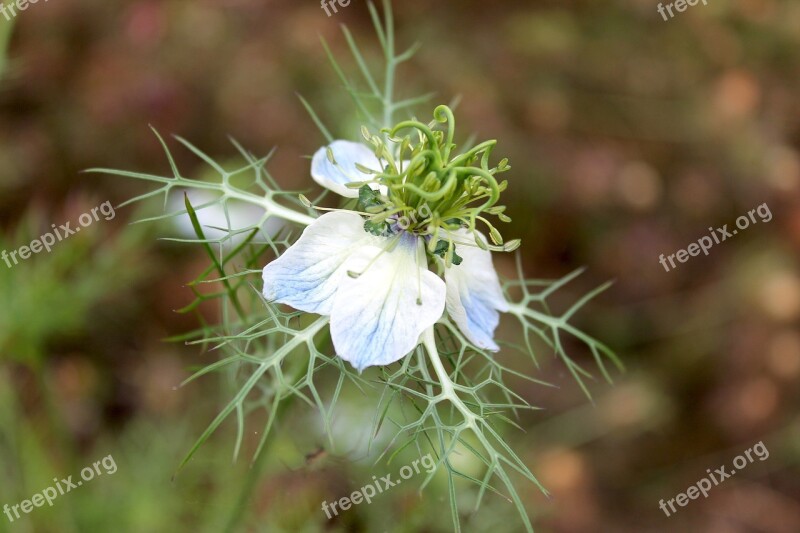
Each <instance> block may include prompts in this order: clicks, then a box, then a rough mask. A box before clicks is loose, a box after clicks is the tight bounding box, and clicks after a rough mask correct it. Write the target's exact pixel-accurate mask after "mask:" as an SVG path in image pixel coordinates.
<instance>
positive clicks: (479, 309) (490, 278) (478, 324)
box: [444, 230, 508, 352]
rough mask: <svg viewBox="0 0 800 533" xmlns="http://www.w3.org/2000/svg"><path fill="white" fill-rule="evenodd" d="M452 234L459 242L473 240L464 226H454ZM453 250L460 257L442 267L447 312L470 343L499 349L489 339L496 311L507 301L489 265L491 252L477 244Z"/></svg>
mask: <svg viewBox="0 0 800 533" xmlns="http://www.w3.org/2000/svg"><path fill="white" fill-rule="evenodd" d="M453 236H454V237H456V238H457V240H459V241H462V242H470V243H473V242H475V238H474V237H473V236H472V234H471V233H469V232H468V231H466V230H458V231H456V232H454V233H453ZM485 240H486V239H485V238H484V242H485ZM456 252H457V253H458V255H459V256H461V257H462V258H463V259H464V260H463V261H462V262H461V264H460V265H453V266H451V267H450V268H448V269H446V270H445V274H444V279H445V281H446V282H447V313H448V314H449V315H450V317H451V318H452V319H453V320H454V321H455V323H456V324H457V325H458V327H459V329H460V330H461V331H462V332H463V333H464V335H465V336H466V337H467V339H469V341H470V342H471V343H473V344H474V345H475V346H477V347H478V348H483V349H486V350H492V351H495V352H496V351H497V350H499V349H500V348H499V347H498V346H497V344H495V342H494V340H493V338H494V330H495V329H496V328H497V324H499V323H500V313H498V311H502V312H506V311H508V302H506V300H505V298H504V297H503V291H502V289H501V288H500V280H499V279H498V277H497V272H495V270H494V265H492V253H491V252H490V251H488V250H481V249H480V248H478V247H477V246H456Z"/></svg>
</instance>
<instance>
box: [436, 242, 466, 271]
mask: <svg viewBox="0 0 800 533" xmlns="http://www.w3.org/2000/svg"><path fill="white" fill-rule="evenodd" d="M449 248H450V242H449V241H439V242H437V243H436V249H435V250H434V251H433V254H434V255H438V256H439V257H441V258H443V259H444V258H445V255H446V254H447V250H448V249H449ZM463 260H464V259H463V258H462V257H461V256H460V255H458V254H457V253H456V245H455V244H454V245H453V259H452V261H453V264H454V265H456V266H458V265H460V264H461V262H462V261H463Z"/></svg>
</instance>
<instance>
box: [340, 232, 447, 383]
mask: <svg viewBox="0 0 800 533" xmlns="http://www.w3.org/2000/svg"><path fill="white" fill-rule="evenodd" d="M400 239H401V241H400V242H399V243H398V245H397V246H396V247H395V249H394V250H393V251H391V252H383V250H382V248H378V247H375V246H367V247H364V248H362V249H361V250H359V251H358V252H356V253H355V254H353V256H352V257H351V258H350V260H348V262H347V269H348V270H350V271H354V272H360V273H361V275H359V276H358V277H357V278H351V277H350V276H346V277H345V278H342V281H341V285H340V287H339V290H338V291H337V293H336V297H335V299H334V306H333V312H332V314H331V337H332V338H333V345H334V347H335V348H336V353H337V354H338V355H339V356H340V357H341V358H342V359H344V360H345V361H349V362H350V363H351V364H352V365H353V366H354V367H356V368H357V369H358V370H359V371H361V370H363V369H364V368H366V367H368V366H378V365H388V364H390V363H393V362H395V361H397V360H398V359H401V358H402V357H403V356H404V355H406V354H407V353H409V352H410V351H411V350H413V349H414V347H415V346H416V345H417V344H418V343H419V336H420V335H421V334H422V332H423V331H425V329H427V328H429V327H431V326H432V325H433V324H434V323H436V321H437V320H439V318H440V317H441V316H442V313H443V312H444V306H445V292H446V289H445V285H444V282H443V281H442V280H441V279H440V278H439V277H438V276H437V275H436V274H434V273H433V272H431V271H429V270H428V268H427V265H423V267H422V268H420V267H419V263H418V262H417V241H418V238H417V237H413V236H411V235H407V234H406V235H403V236H401V237H400ZM379 254H380V255H379Z"/></svg>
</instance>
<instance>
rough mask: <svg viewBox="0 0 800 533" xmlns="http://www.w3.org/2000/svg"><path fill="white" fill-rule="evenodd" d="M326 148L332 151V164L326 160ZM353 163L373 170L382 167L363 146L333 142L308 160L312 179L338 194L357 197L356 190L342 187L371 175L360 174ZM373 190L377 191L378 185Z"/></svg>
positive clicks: (366, 178)
mask: <svg viewBox="0 0 800 533" xmlns="http://www.w3.org/2000/svg"><path fill="white" fill-rule="evenodd" d="M328 149H330V150H331V152H333V159H334V161H336V163H335V164H334V163H332V162H331V160H330V159H329V158H328ZM356 163H358V164H359V165H361V166H362V167H366V168H369V169H373V170H376V171H377V170H380V168H381V165H380V161H378V158H377V157H376V156H375V154H374V153H373V152H372V150H370V149H369V148H367V146H366V145H363V144H361V143H356V142H351V141H333V142H332V143H331V144H329V145H328V146H323V147H322V148H320V149H319V150H317V153H315V154H314V157H313V159H312V160H311V177H312V178H313V179H314V181H316V182H317V183H319V184H320V185H322V186H323V187H325V188H326V189H330V190H332V191H333V192H335V193H337V194H340V195H342V196H345V197H347V198H358V189H349V188H347V187H346V186H345V184H347V183H351V182H358V181H368V180H370V179H372V176H371V175H370V174H365V173H364V172H362V171H360V170H359V169H358V168H357V167H356ZM373 188H374V189H377V185H376V186H375V187H373Z"/></svg>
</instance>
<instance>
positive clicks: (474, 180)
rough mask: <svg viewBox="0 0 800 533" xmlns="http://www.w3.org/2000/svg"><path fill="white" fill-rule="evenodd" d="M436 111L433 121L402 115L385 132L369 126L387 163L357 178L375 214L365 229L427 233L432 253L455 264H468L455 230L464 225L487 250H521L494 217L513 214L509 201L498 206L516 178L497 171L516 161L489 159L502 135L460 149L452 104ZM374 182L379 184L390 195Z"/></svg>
mask: <svg viewBox="0 0 800 533" xmlns="http://www.w3.org/2000/svg"><path fill="white" fill-rule="evenodd" d="M433 117H434V120H433V121H431V122H430V123H429V124H423V123H421V122H418V121H416V120H408V121H404V122H400V123H399V124H397V125H396V126H394V127H393V128H386V129H384V130H381V135H373V134H372V133H370V132H369V130H368V129H367V128H366V127H365V128H362V133H363V135H364V138H365V139H366V140H367V142H368V143H369V144H370V145H372V146H373V147H374V148H375V155H376V156H377V157H378V159H379V160H380V161H381V166H382V170H381V171H378V172H376V171H373V170H369V169H366V168H360V170H362V171H363V172H365V173H368V174H370V175H372V176H373V179H371V180H370V181H369V182H365V183H364V184H355V186H359V185H360V189H359V209H360V210H361V211H362V212H365V213H367V214H368V215H369V218H368V219H367V221H366V222H365V225H364V229H365V230H366V231H368V232H370V233H372V234H375V235H393V234H397V233H399V232H409V233H413V234H415V235H417V236H420V237H424V238H425V241H426V242H427V251H428V253H429V254H431V255H436V256H440V257H442V258H443V259H445V261H446V263H447V265H448V266H449V265H450V264H451V263H454V264H458V263H460V258H459V257H458V255H457V254H456V253H455V242H454V240H453V232H454V231H456V230H459V229H467V230H468V231H469V232H471V233H472V234H473V236H474V239H475V245H476V246H479V247H481V248H483V249H493V250H502V251H511V250H514V249H516V248H517V247H518V246H519V244H520V242H519V240H518V239H515V240H513V241H509V242H504V241H503V237H502V235H501V234H500V232H499V231H498V230H497V228H496V227H495V226H494V225H493V224H492V223H491V222H489V220H487V218H486V215H495V216H497V217H498V218H499V220H500V221H501V222H510V220H511V219H510V218H508V217H507V216H506V215H505V214H504V212H505V210H506V208H505V206H500V205H497V202H498V201H499V199H500V193H502V192H503V191H504V190H505V188H506V186H507V185H508V183H507V182H506V181H502V182H500V183H498V182H497V179H496V178H495V176H496V175H497V174H500V173H502V172H506V171H508V170H510V168H511V167H509V165H508V160H507V159H503V160H501V161H500V162H499V163H498V164H497V165H496V166H494V167H490V166H489V159H490V157H491V153H492V150H493V149H494V147H495V145H496V144H497V141H495V140H490V141H485V142H482V143H479V144H477V145H475V146H474V147H472V148H470V149H468V150H466V151H463V152H459V151H458V150H457V146H456V144H454V142H453V139H454V137H455V117H454V115H453V112H452V110H451V109H450V108H449V107H447V106H444V105H441V106H439V107H437V108H436V109H435V110H434V113H433ZM366 183H377V184H378V185H379V186H381V187H380V188H381V189H382V190H383V191H385V194H383V193H381V192H378V191H375V190H373V189H372V188H371V187H370V186H369V185H368V184H366ZM478 222H480V223H482V224H484V225H485V226H486V227H487V229H488V232H489V237H490V239H491V241H492V243H493V244H494V246H491V245H488V244H487V243H486V242H484V240H483V239H482V238H480V237H479V235H478V231H477V224H478ZM462 244H463V243H462ZM468 245H471V243H469V244H468Z"/></svg>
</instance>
